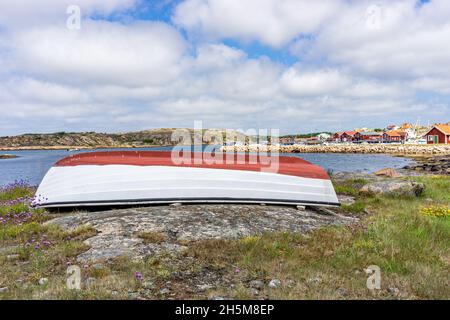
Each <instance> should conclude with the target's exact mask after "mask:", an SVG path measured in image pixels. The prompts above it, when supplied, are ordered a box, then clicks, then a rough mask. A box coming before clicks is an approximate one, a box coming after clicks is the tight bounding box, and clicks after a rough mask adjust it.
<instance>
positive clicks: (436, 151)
mask: <svg viewBox="0 0 450 320" xmlns="http://www.w3.org/2000/svg"><path fill="white" fill-rule="evenodd" d="M221 151H223V152H280V153H361V154H392V155H398V156H430V155H450V145H404V144H402V145H397V144H335V145H292V146H266V145H245V146H224V147H222V148H221Z"/></svg>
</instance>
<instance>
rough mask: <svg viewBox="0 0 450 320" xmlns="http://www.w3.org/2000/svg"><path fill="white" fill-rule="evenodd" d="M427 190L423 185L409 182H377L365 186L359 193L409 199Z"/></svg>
mask: <svg viewBox="0 0 450 320" xmlns="http://www.w3.org/2000/svg"><path fill="white" fill-rule="evenodd" d="M424 190H425V186H424V184H423V183H418V182H414V181H407V180H388V181H377V182H372V183H369V184H367V185H365V186H363V187H362V188H361V189H360V190H359V191H360V192H361V193H363V194H383V195H397V196H407V197H418V196H420V195H421V194H422V193H423V191H424Z"/></svg>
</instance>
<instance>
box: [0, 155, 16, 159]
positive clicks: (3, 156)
mask: <svg viewBox="0 0 450 320" xmlns="http://www.w3.org/2000/svg"><path fill="white" fill-rule="evenodd" d="M14 158H18V156H16V155H14V154H0V159H14Z"/></svg>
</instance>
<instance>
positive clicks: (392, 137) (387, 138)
mask: <svg viewBox="0 0 450 320" xmlns="http://www.w3.org/2000/svg"><path fill="white" fill-rule="evenodd" d="M407 137H408V134H407V133H406V132H405V131H386V132H385V133H383V141H384V142H405V141H406V139H407Z"/></svg>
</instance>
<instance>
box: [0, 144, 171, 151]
mask: <svg viewBox="0 0 450 320" xmlns="http://www.w3.org/2000/svg"><path fill="white" fill-rule="evenodd" d="M160 147H170V145H143V146H130V145H123V146H89V147H86V146H83V147H81V146H48V147H45V146H23V147H0V151H46V150H98V149H138V148H160Z"/></svg>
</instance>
